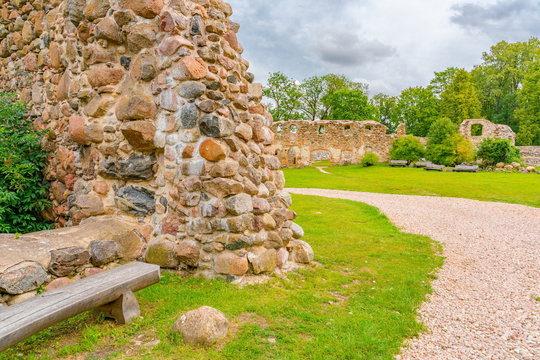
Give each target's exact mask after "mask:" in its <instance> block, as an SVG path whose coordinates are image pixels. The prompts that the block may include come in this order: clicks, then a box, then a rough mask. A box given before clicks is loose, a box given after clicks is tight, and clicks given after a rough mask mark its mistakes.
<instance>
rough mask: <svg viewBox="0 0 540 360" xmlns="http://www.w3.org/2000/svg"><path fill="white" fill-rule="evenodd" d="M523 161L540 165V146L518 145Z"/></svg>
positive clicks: (531, 164)
mask: <svg viewBox="0 0 540 360" xmlns="http://www.w3.org/2000/svg"><path fill="white" fill-rule="evenodd" d="M518 148H519V150H521V156H523V161H524V162H525V164H526V165H529V166H540V146H518Z"/></svg>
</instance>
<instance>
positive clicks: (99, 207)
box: [75, 194, 105, 217]
mask: <svg viewBox="0 0 540 360" xmlns="http://www.w3.org/2000/svg"><path fill="white" fill-rule="evenodd" d="M75 205H77V206H78V207H79V209H80V211H81V212H83V213H84V215H85V217H89V216H96V215H101V214H103V213H104V212H105V211H104V208H103V201H102V200H101V198H100V197H99V196H97V195H95V194H90V195H79V196H77V199H76V200H75Z"/></svg>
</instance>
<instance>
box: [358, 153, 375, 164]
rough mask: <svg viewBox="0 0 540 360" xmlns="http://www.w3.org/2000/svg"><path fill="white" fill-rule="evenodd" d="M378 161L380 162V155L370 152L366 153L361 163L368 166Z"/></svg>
mask: <svg viewBox="0 0 540 360" xmlns="http://www.w3.org/2000/svg"><path fill="white" fill-rule="evenodd" d="M377 162H379V156H378V155H377V154H375V153H372V152H368V153H365V154H364V157H363V158H362V161H361V162H360V165H362V167H368V166H373V165H375V164H376V163H377Z"/></svg>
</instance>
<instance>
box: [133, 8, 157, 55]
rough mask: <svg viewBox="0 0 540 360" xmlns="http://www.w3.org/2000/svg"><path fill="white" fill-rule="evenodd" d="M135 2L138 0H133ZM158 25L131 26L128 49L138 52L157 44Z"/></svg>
mask: <svg viewBox="0 0 540 360" xmlns="http://www.w3.org/2000/svg"><path fill="white" fill-rule="evenodd" d="M133 1H134V2H136V1H138V0H133ZM157 34H158V27H157V26H156V24H153V23H150V24H137V25H135V26H133V27H132V28H131V31H130V32H129V34H128V36H127V44H128V49H129V50H131V51H132V52H134V53H138V52H139V51H141V50H142V49H145V48H150V47H152V46H154V45H155V42H156V35H157Z"/></svg>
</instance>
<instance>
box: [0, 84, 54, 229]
mask: <svg viewBox="0 0 540 360" xmlns="http://www.w3.org/2000/svg"><path fill="white" fill-rule="evenodd" d="M27 110H28V109H27V107H26V105H24V104H23V103H22V102H20V101H18V99H17V96H16V95H15V94H12V93H0V232H4V233H5V232H10V233H25V232H31V231H38V230H43V229H47V228H50V225H49V224H48V223H47V222H45V221H44V220H43V219H42V218H41V216H40V214H41V212H42V211H43V210H44V209H45V208H46V206H47V205H48V200H47V193H48V191H47V189H48V186H47V183H46V182H45V181H44V180H43V169H44V167H45V162H46V154H45V152H44V151H43V149H42V147H41V138H42V136H43V134H44V133H43V132H40V131H36V130H35V129H34V127H33V124H32V121H31V120H30V119H28V118H27V117H26V113H27Z"/></svg>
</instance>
